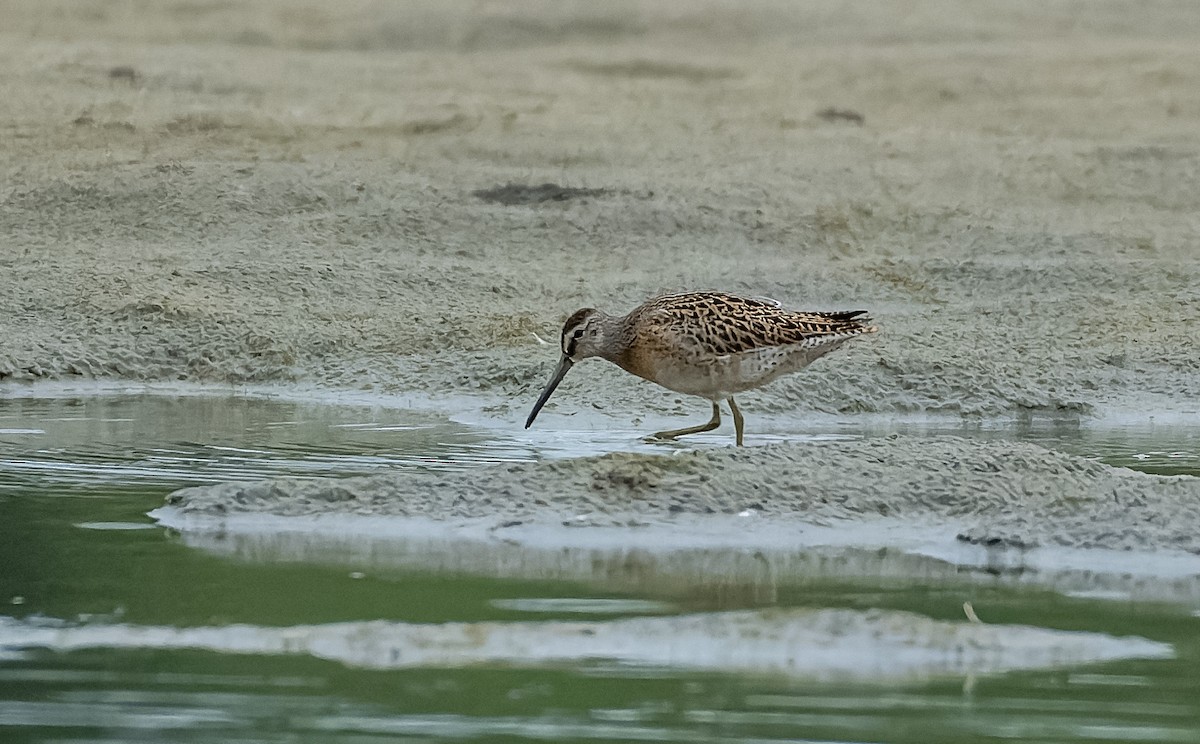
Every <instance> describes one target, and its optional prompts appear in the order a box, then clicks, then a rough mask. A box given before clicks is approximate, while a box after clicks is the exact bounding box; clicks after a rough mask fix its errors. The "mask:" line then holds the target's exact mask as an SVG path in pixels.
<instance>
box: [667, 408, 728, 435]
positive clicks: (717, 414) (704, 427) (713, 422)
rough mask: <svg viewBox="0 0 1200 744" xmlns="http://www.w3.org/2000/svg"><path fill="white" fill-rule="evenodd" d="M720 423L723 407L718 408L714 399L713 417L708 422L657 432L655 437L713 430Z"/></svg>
mask: <svg viewBox="0 0 1200 744" xmlns="http://www.w3.org/2000/svg"><path fill="white" fill-rule="evenodd" d="M720 425H721V409H720V408H717V404H716V401H714V402H713V415H712V419H710V420H709V422H708V423H707V424H700V425H699V426H689V427H688V428H686V429H674V430H672V431H660V432H655V434H654V438H655V439H674V438H675V437H681V436H683V435H684V434H699V433H700V432H702V431H712V430H713V429H715V428H717V427H718V426H720Z"/></svg>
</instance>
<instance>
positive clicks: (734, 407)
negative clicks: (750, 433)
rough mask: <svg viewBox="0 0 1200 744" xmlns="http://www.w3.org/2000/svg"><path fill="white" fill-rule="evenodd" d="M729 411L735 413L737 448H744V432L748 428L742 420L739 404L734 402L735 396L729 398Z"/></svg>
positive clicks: (734, 427)
mask: <svg viewBox="0 0 1200 744" xmlns="http://www.w3.org/2000/svg"><path fill="white" fill-rule="evenodd" d="M729 410H730V411H733V429H734V431H736V432H737V446H739V447H741V446H742V432H743V431H744V430H745V428H746V422H745V421H743V420H742V412H741V411H739V410H738V407H737V403H734V402H733V396H732V395H731V396H729Z"/></svg>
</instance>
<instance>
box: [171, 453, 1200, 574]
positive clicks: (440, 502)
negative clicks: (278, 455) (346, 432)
mask: <svg viewBox="0 0 1200 744" xmlns="http://www.w3.org/2000/svg"><path fill="white" fill-rule="evenodd" d="M1197 499H1200V479H1198V478H1189V477H1182V476H1181V477H1173V478H1166V477H1156V476H1149V475H1145V474H1142V473H1137V472H1135V471H1131V470H1126V469H1121V468H1113V467H1109V466H1107V465H1103V464H1100V463H1097V462H1093V461H1090V460H1086V459H1082V458H1078V457H1074V456H1070V455H1066V454H1062V453H1057V452H1052V451H1050V450H1046V449H1043V448H1041V447H1038V446H1035V445H1031V444H1015V443H1004V442H988V443H981V442H974V441H969V440H965V439H959V438H954V437H938V438H914V437H903V436H891V437H886V438H878V439H868V440H862V441H857V442H852V443H810V444H783V445H773V446H768V447H753V448H745V449H734V448H729V449H721V450H706V451H689V452H682V453H679V454H675V455H641V454H614V455H606V456H602V457H593V458H581V459H575V460H557V461H554V460H551V461H544V462H538V463H526V464H519V465H503V466H494V467H489V468H484V469H478V470H472V471H467V472H450V473H429V472H420V471H409V472H399V473H395V474H389V475H381V476H371V477H362V478H350V479H341V480H334V479H278V480H271V481H261V482H256V483H228V484H221V485H215V486H202V487H193V488H186V489H182V490H180V491H176V492H175V493H173V494H171V495H170V496H169V497H168V498H167V503H168V504H169V505H171V506H174V507H177V508H179V509H181V510H182V511H183V512H184V513H185V514H204V515H235V514H254V513H265V514H273V515H282V516H299V515H314V514H329V513H340V514H367V515H389V516H413V517H433V518H437V519H444V520H447V521H454V520H465V519H473V518H479V517H486V518H494V519H495V520H496V522H497V524H504V523H505V522H506V521H509V520H562V521H563V522H564V523H565V524H570V525H576V526H581V527H586V526H589V525H626V526H635V527H636V526H637V525H638V524H644V523H647V522H654V523H665V522H669V521H670V520H671V519H672V518H673V517H675V516H677V515H679V514H688V515H696V514H699V515H714V516H716V517H718V518H719V517H721V516H723V515H724V516H728V515H735V514H738V513H740V512H743V511H746V510H753V511H755V512H757V513H758V514H759V515H760V516H763V517H766V518H770V519H774V520H793V521H795V522H796V523H797V525H798V526H800V525H802V524H805V523H827V522H829V521H831V520H837V519H847V518H852V519H863V518H871V517H875V516H887V517H902V518H921V517H931V518H934V519H935V521H936V520H942V521H947V522H950V521H953V522H955V523H960V524H961V523H964V522H965V523H967V524H970V525H973V526H971V527H970V528H969V529H967V530H966V532H965V533H963V534H962V535H959V536H958V537H960V539H968V540H971V541H974V542H981V543H985V544H1005V545H1016V546H1026V547H1032V546H1036V545H1061V546H1070V547H1096V548H1111V549H1158V548H1163V549H1179V550H1185V551H1189V552H1192V553H1200V537H1198V536H1200V516H1198V514H1197V511H1196V509H1195V508H1194V505H1195V504H1196V503H1197ZM955 536H956V535H955V534H953V533H949V534H947V538H948V539H949V538H953V537H955Z"/></svg>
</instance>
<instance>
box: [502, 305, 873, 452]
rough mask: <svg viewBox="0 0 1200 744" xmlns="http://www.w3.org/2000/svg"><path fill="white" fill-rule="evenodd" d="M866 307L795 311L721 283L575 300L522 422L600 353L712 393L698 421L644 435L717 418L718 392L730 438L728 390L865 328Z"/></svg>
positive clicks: (671, 385) (675, 386) (737, 423)
mask: <svg viewBox="0 0 1200 744" xmlns="http://www.w3.org/2000/svg"><path fill="white" fill-rule="evenodd" d="M866 312H867V311H866V310H850V311H836V312H795V311H791V310H785V309H784V308H783V307H782V306H781V304H780V303H778V302H776V301H775V300H770V299H765V298H758V297H738V296H736V295H731V294H725V293H723V292H686V293H682V294H667V295H661V296H659V297H655V298H653V299H651V300H647V301H646V302H645V303H643V304H641V305H639V306H637V307H635V308H634V309H633V310H631V311H630V312H629V314H628V315H624V316H615V315H608V314H606V313H603V312H601V311H599V310H596V309H594V308H590V307H585V308H583V309H582V310H577V311H575V313H574V314H572V315H571V317H569V318H567V322H566V323H564V324H563V328H562V357H561V358H560V359H559V361H558V366H557V367H556V368H555V369H554V373H553V374H552V375H551V376H550V382H548V383H546V387H545V389H544V390H542V394H541V395H540V396H538V399H537V403H535V404H534V405H533V410H532V411H530V413H529V418H528V419H527V420H526V421H525V428H526V429H528V428H529V427H530V426H531V425H532V424H533V420H534V419H535V418H537V415H538V413H539V412H540V411H541V410H542V406H544V405H546V401H547V400H549V399H550V396H551V394H553V393H554V389H555V388H557V387H558V383H560V382H562V379H563V377H564V376H566V374H567V372H568V371H570V369H571V367H572V366H574V365H575V364H576V363H577V362H580V361H582V360H584V359H588V358H589V357H600V358H601V359H607V360H608V361H610V362H612V363H614V364H616V365H617V366H618V367H620V368H621V369H623V370H625V371H626V372H630V373H632V374H635V375H637V376H638V377H641V378H643V379H646V380H649V381H651V382H655V383H658V384H659V385H662V386H663V387H665V388H667V389H668V390H674V391H675V392H677V393H684V394H687V395H696V396H699V397H701V398H704V399H706V400H708V401H711V402H712V418H711V419H709V421H708V422H707V423H704V424H700V425H699V426H689V427H686V428H683V429H673V430H671V431H660V432H657V433H655V434H654V435H653V436H654V438H656V439H674V438H675V437H681V436H684V435H685V434H699V433H700V432H704V431H712V430H713V429H715V428H717V427H718V426H720V425H721V408H720V406H719V405H718V403H720V401H723V400H726V401H729V410H730V412H731V413H732V414H733V424H734V428H735V430H736V432H737V445H738V446H739V447H740V446H742V438H743V431H744V422H743V420H742V412H741V411H739V410H738V407H737V403H735V402H734V400H733V396H734V394H735V393H740V392H742V391H745V390H752V389H754V388H757V387H762V386H763V385H766V384H767V383H769V382H771V381H772V380H774V379H775V378H776V377H779V376H780V375H783V374H787V373H789V372H795V371H796V370H799V369H802V368H804V367H807V366H808V365H809V364H811V363H812V362H813V361H814V360H815V359H818V358H819V357H822V356H824V355H825V354H828V353H829V352H831V351H833V350H834V349H836V348H837V347H839V346H841V345H842V344H843V343H845V342H846V341H848V340H849V339H851V338H854V337H855V336H861V335H862V334H864V333H874V332H875V331H876V330H877V329H876V327H875V326H873V325H869V323H870V319H869V318H867V317H865V315H866Z"/></svg>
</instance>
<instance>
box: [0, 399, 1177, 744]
mask: <svg viewBox="0 0 1200 744" xmlns="http://www.w3.org/2000/svg"><path fill="white" fill-rule="evenodd" d="M891 428H894V427H883V429H888V430H890V429H891ZM933 428H937V427H933ZM828 433H829V435H840V436H858V435H868V436H869V435H874V434H877V433H882V430H877V429H869V428H868V429H865V430H861V431H855V430H854V427H845V426H843V427H838V428H837V431H831V432H828ZM958 433H963V432H961V431H959V432H958ZM968 433H971V432H968ZM971 434H972V435H976V436H989V437H1012V436H1018V437H1021V438H1028V439H1036V440H1041V441H1043V442H1045V443H1052V444H1055V445H1057V446H1061V447H1062V448H1064V449H1068V450H1071V451H1076V452H1079V453H1081V454H1088V455H1093V456H1097V457H1100V458H1102V459H1106V460H1108V461H1111V462H1114V463H1117V464H1124V465H1140V466H1143V467H1145V468H1146V469H1150V470H1158V471H1170V472H1192V473H1200V461H1198V459H1197V457H1196V455H1195V453H1196V452H1197V450H1198V449H1200V448H1198V447H1197V438H1196V437H1197V435H1196V433H1195V432H1190V431H1187V430H1180V429H1169V428H1167V429H1164V428H1161V427H1160V428H1158V429H1153V430H1151V429H1141V430H1136V429H1126V430H1109V431H1099V432H1097V431H1089V430H1087V429H1086V428H1084V429H1081V428H1079V427H1074V426H1071V427H1065V428H1063V427H1050V428H1037V427H1026V428H1024V429H1005V428H999V429H991V430H987V431H976V432H973V433H971ZM539 455H540V452H539V450H538V446H537V445H536V443H532V444H531V443H530V442H529V441H527V440H521V439H517V438H512V439H505V437H504V435H503V433H499V432H496V431H490V430H485V429H480V428H473V427H468V426H464V425H458V424H453V423H448V422H446V421H443V420H439V419H437V418H435V417H431V416H423V415H417V414H412V413H408V412H404V411H392V410H387V409H380V408H366V407H349V406H342V407H337V406H316V405H304V404H295V403H287V402H279V401H269V400H252V399H244V398H212V397H208V398H204V397H190V398H187V397H185V398H172V397H164V396H150V397H147V396H125V397H120V396H110V397H105V398H89V397H83V398H77V399H36V398H26V399H6V400H0V615H2V616H6V617H8V618H15V619H16V620H19V621H23V622H31V623H42V624H48V623H57V622H66V623H68V624H71V625H76V624H79V623H129V624H133V625H139V626H165V627H191V626H214V625H215V626H221V625H228V624H231V623H244V624H249V625H254V626H269V627H288V626H294V625H300V624H319V623H330V622H342V621H369V620H379V619H384V620H394V621H403V622H419V623H441V622H446V621H477V620H529V619H535V620H555V619H570V620H578V619H608V618H613V617H622V616H633V615H640V614H645V613H647V612H653V613H672V612H698V611H709V610H714V609H738V608H747V607H762V606H775V605H778V606H782V607H851V608H862V609H867V608H873V607H878V608H889V609H901V610H909V611H914V612H918V613H921V614H925V615H929V616H932V617H936V618H945V619H952V620H958V619H961V617H962V609H961V606H962V603H963V602H964V601H967V600H969V601H971V602H972V603H973V604H974V606H975V607H976V609H977V610H978V611H979V612H980V613H981V614H984V615H985V617H986V620H987V621H988V622H990V623H1023V624H1033V625H1040V626H1044V627H1051V628H1061V629H1071V630H1089V631H1096V632H1103V633H1109V634H1113V635H1140V636H1144V637H1147V638H1150V639H1153V640H1157V641H1161V642H1165V643H1168V644H1171V645H1172V647H1173V648H1174V652H1175V658H1172V659H1166V660H1140V661H1122V662H1110V663H1104V664H1095V665H1088V666H1085V667H1079V668H1071V669H1057V670H1052V671H1037V672H1020V673H1010V674H1003V675H996V676H986V677H979V678H976V679H963V678H946V679H939V680H935V681H921V682H902V683H887V684H884V683H873V682H869V681H867V682H854V683H848V682H841V683H815V682H808V681H804V680H798V679H789V678H780V677H778V676H776V677H771V676H766V675H747V674H735V673H718V672H694V671H683V670H676V669H670V668H655V667H628V666H619V665H615V664H606V663H604V662H602V661H595V662H586V663H577V664H560V665H554V666H549V667H542V668H512V667H510V666H499V665H491V666H488V665H482V666H471V667H466V668H451V669H446V668H418V669H399V670H370V669H362V668H355V667H350V666H347V665H344V664H341V663H337V662H332V661H323V660H320V659H316V658H312V657H309V656H305V655H288V656H284V655H264V654H236V653H216V652H212V651H200V650H187V651H180V650H164V649H156V648H137V649H130V650H111V649H85V650H77V651H71V652H56V651H50V650H42V649H28V650H23V651H20V652H18V653H11V654H8V655H5V656H0V741H2V742H35V741H36V742H51V741H53V742H127V741H187V742H354V743H361V744H367V743H368V742H388V741H495V742H519V741H555V742H560V741H562V742H565V741H677V742H717V741H729V742H741V741H749V742H783V741H817V742H820V741H839V742H841V741H848V742H914V743H915V742H956V743H957V742H964V741H1022V742H1033V741H1037V742H1084V741H1143V742H1144V741H1170V742H1195V741H1200V617H1198V616H1197V615H1196V608H1195V607H1193V606H1190V605H1188V604H1187V603H1183V602H1170V601H1162V602H1155V603H1146V602H1132V601H1128V600H1101V599H1095V598H1086V597H1072V596H1067V595H1064V594H1062V593H1059V592H1055V591H1051V590H1050V589H1047V588H1039V587H1038V586H1036V585H1035V584H1021V583H1020V582H1014V581H1011V580H1003V577H996V576H992V575H989V574H988V573H986V572H982V571H978V572H972V571H962V572H961V573H959V574H957V575H947V574H946V573H941V574H937V575H930V576H928V577H926V578H922V576H920V575H910V576H908V577H906V578H904V579H903V580H897V578H896V577H895V576H887V575H884V574H883V573H882V572H881V573H880V574H879V575H876V576H874V577H873V576H871V575H870V574H869V573H866V574H859V575H854V576H850V575H838V574H837V572H830V573H823V572H819V571H818V572H811V573H802V572H797V573H795V574H793V575H786V574H785V575H775V576H773V577H772V581H771V587H770V591H769V592H764V591H763V590H762V587H761V586H760V585H759V584H757V583H756V582H754V581H752V580H745V583H744V584H739V583H738V581H739V580H736V579H729V578H728V577H726V578H725V579H722V580H720V581H718V580H716V579H714V580H713V582H712V583H705V582H704V581H699V580H695V581H693V582H692V583H691V584H688V583H687V582H684V583H682V584H680V583H677V582H674V583H673V582H671V581H653V580H645V576H644V572H643V573H642V574H639V572H638V571H636V570H634V571H628V570H627V571H625V572H624V573H622V572H620V571H617V570H616V569H614V568H613V567H611V566H605V565H601V566H599V567H598V568H597V569H596V570H595V571H594V572H592V573H588V572H583V573H578V572H576V573H572V572H569V571H567V572H560V573H558V574H552V576H553V578H544V577H545V576H547V575H551V574H546V573H538V572H537V571H532V570H522V569H521V568H520V567H519V566H518V567H517V568H502V567H501V565H500V563H501V562H502V563H503V564H504V566H511V565H515V564H519V563H520V558H521V556H520V552H521V549H520V548H507V549H506V550H508V551H509V552H506V553H503V554H497V555H499V556H501V557H502V558H503V561H499V560H498V559H497V558H495V557H493V558H491V559H487V560H491V563H490V564H489V565H480V566H478V567H477V570H475V569H473V568H472V567H471V566H469V565H466V566H464V565H463V564H462V561H461V560H460V561H458V562H457V563H455V562H454V561H452V560H450V559H452V558H455V557H458V558H461V556H454V555H446V556H440V557H439V556H436V555H423V556H421V558H420V560H415V559H410V560H396V559H395V557H394V556H391V557H389V555H388V553H387V551H386V550H384V549H382V548H380V549H379V550H374V549H369V550H367V549H364V550H359V551H349V552H347V551H345V550H341V551H340V552H339V550H336V549H322V548H321V546H320V544H319V540H316V541H313V539H310V540H309V541H307V542H306V541H303V540H301V541H297V542H295V543H289V544H286V545H284V546H283V547H282V548H279V546H276V548H278V549H277V550H274V551H270V550H268V551H262V550H257V549H241V550H238V549H223V548H222V545H224V543H222V542H221V541H220V540H215V541H213V542H212V543H205V542H204V541H196V540H192V539H190V538H189V537H188V536H181V535H178V534H175V533H173V532H171V531H169V530H165V529H162V528H159V527H157V526H155V525H154V524H153V522H152V521H151V520H150V519H149V518H147V517H146V516H145V515H146V512H147V511H149V510H151V509H153V508H155V507H157V506H159V505H160V504H161V503H162V498H163V496H164V495H165V494H166V493H167V492H169V491H170V490H172V489H173V488H175V487H178V486H180V485H188V484H194V483H203V482H212V481H216V480H224V479H230V478H245V477H260V476H263V475H270V474H288V473H291V474H301V475H314V474H343V475H348V474H358V473H368V472H373V471H376V470H380V469H387V470H394V469H398V468H469V467H476V466H478V465H479V464H480V463H486V462H494V461H504V460H521V459H531V458H534V457H537V456H539ZM244 547H245V546H243V548H244ZM531 560H532V559H531ZM595 560H597V561H601V562H602V561H603V560H604V558H603V557H597V558H596V559H595ZM614 560H618V559H615V558H614ZM620 560H624V561H625V562H626V564H627V563H628V557H627V556H626V557H624V558H620ZM447 565H454V566H455V568H453V569H447V568H438V567H439V566H447ZM622 565H623V566H624V567H625V568H628V566H627V565H625V564H622ZM918 573H919V572H918ZM531 576H542V577H543V578H530V577H531ZM599 577H603V578H599ZM560 600H571V601H560ZM592 600H595V601H592ZM599 600H609V601H606V602H604V601H599ZM0 633H3V630H0Z"/></svg>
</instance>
